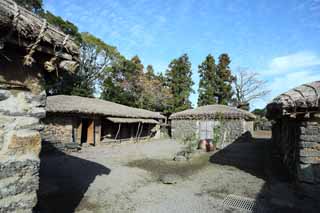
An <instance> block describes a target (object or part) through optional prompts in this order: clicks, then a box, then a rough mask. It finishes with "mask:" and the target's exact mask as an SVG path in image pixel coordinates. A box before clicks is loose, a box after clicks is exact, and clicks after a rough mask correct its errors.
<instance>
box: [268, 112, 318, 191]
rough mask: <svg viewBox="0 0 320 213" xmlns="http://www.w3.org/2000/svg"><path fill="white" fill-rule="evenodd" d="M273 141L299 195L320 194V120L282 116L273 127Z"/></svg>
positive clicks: (315, 117) (312, 116)
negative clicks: (298, 189)
mask: <svg viewBox="0 0 320 213" xmlns="http://www.w3.org/2000/svg"><path fill="white" fill-rule="evenodd" d="M272 142H273V144H274V146H275V147H276V148H277V150H279V151H280V154H281V157H282V161H283V162H284V164H285V166H286V168H287V170H288V172H289V173H290V174H291V176H292V177H293V178H294V179H295V180H296V181H297V183H298V186H299V187H301V189H302V192H303V193H305V194H307V195H310V196H312V197H318V194H319V193H320V119H319V118H318V117H317V115H316V114H314V115H311V117H310V118H288V117H283V118H281V119H278V120H276V121H275V123H274V124H273V126H272Z"/></svg>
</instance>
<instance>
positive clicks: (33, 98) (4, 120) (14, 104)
mask: <svg viewBox="0 0 320 213" xmlns="http://www.w3.org/2000/svg"><path fill="white" fill-rule="evenodd" d="M6 87H7V88H6V89H4V88H5V87H4V86H3V85H1V87H0V88H2V89H0V171H1V172H0V212H19V211H20V212H31V210H32V208H33V207H34V206H35V205H36V202H37V195H36V191H37V190H38V183H39V164H40V161H39V153H40V149H41V138H40V134H39V129H41V126H40V125H39V120H40V119H41V118H43V117H44V116H45V103H46V95H45V93H44V92H41V93H37V94H34V93H32V92H31V91H23V90H20V89H18V90H17V89H10V88H8V85H6Z"/></svg>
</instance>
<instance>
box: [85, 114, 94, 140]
mask: <svg viewBox="0 0 320 213" xmlns="http://www.w3.org/2000/svg"><path fill="white" fill-rule="evenodd" d="M87 143H88V144H90V145H94V120H89V121H88V133H87Z"/></svg>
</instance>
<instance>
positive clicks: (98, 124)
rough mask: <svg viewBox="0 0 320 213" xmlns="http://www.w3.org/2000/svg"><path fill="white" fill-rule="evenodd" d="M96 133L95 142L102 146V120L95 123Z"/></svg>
mask: <svg viewBox="0 0 320 213" xmlns="http://www.w3.org/2000/svg"><path fill="white" fill-rule="evenodd" d="M94 124H95V125H94V126H95V127H94V132H95V136H94V142H95V144H96V145H100V144H101V120H100V119H96V120H95V121H94Z"/></svg>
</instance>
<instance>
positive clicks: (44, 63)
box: [0, 0, 79, 212]
mask: <svg viewBox="0 0 320 213" xmlns="http://www.w3.org/2000/svg"><path fill="white" fill-rule="evenodd" d="M78 61H79V47H78V45H77V44H76V43H75V42H74V41H73V40H72V38H70V37H69V36H67V35H65V34H63V33H62V32H60V31H59V30H57V29H56V28H54V27H53V26H51V25H49V24H48V23H47V22H46V21H45V20H43V19H42V18H40V17H38V16H36V15H34V14H32V13H31V12H29V11H27V10H25V9H24V8H22V7H19V6H18V5H17V4H16V3H15V2H14V1H11V0H0V123H1V124H0V168H1V175H0V185H1V186H2V187H3V188H4V189H5V191H3V190H2V191H1V192H0V212H32V209H33V207H34V206H35V205H36V203H37V191H38V186H39V166H40V159H39V152H40V150H41V137H40V133H39V131H38V130H39V129H41V128H40V123H39V120H40V119H41V118H43V117H45V115H46V111H45V104H46V93H45V91H44V90H45V87H44V86H45V85H44V84H45V80H44V79H45V77H52V76H56V75H57V74H59V72H60V71H65V70H67V71H71V72H73V71H74V70H75V69H76V68H77V66H78ZM51 73H52V74H51ZM9 177H19V178H18V179H17V178H9ZM21 183H24V184H21ZM3 192H5V193H3Z"/></svg>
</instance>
